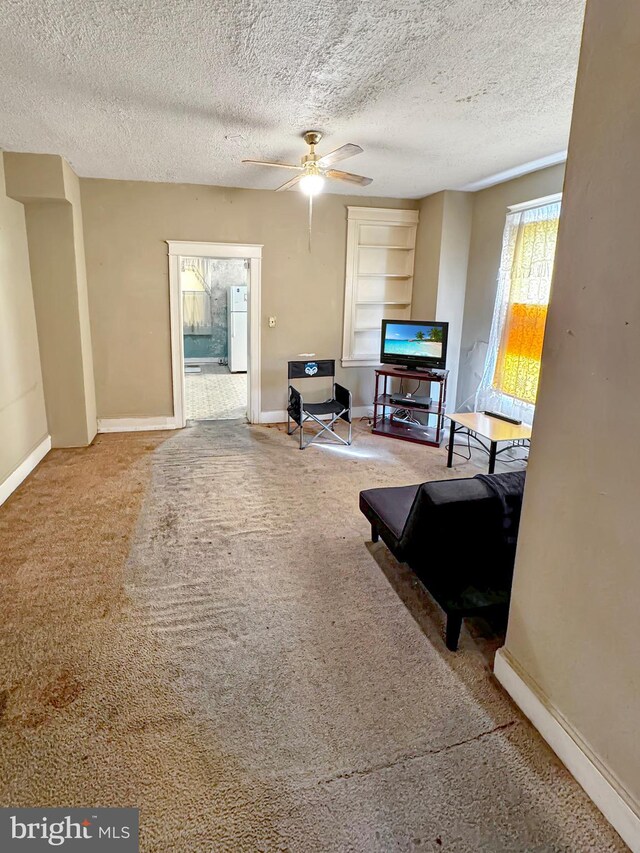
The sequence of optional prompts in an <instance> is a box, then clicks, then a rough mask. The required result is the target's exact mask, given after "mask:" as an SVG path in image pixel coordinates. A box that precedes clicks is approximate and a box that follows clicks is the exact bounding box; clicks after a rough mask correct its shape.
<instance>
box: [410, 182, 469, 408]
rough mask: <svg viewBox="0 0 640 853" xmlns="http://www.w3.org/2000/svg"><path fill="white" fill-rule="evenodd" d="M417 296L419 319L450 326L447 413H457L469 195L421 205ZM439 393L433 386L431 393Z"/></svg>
mask: <svg viewBox="0 0 640 853" xmlns="http://www.w3.org/2000/svg"><path fill="white" fill-rule="evenodd" d="M419 210H420V223H419V225H418V234H417V239H416V266H415V278H414V297H413V305H412V309H411V315H412V317H413V318H414V319H416V320H443V321H446V322H448V323H449V347H448V354H447V368H448V369H449V381H448V387H447V398H448V401H449V406H448V409H449V410H450V411H453V409H454V407H455V401H456V387H457V383H458V360H459V355H460V343H461V340H462V328H463V321H464V304H465V290H466V287H467V264H468V260H469V243H470V240H471V225H472V216H473V195H472V194H471V193H463V192H455V191H451V190H445V191H444V192H440V193H435V194H434V195H431V196H427V197H426V198H423V199H421V201H420V207H419ZM437 390H438V389H435V388H432V393H437Z"/></svg>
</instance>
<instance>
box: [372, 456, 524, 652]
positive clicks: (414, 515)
mask: <svg viewBox="0 0 640 853" xmlns="http://www.w3.org/2000/svg"><path fill="white" fill-rule="evenodd" d="M524 481H525V472H524V471H510V472H508V473H506V474H480V475H478V476H477V477H473V478H470V479H464V480H441V481H437V482H433V483H421V484H420V485H417V486H401V487H399V488H384V489H367V490H366V491H363V492H360V509H361V511H362V512H363V513H364V515H365V516H366V517H367V518H368V520H369V521H370V523H371V538H372V540H373V541H374V542H377V541H378V538H379V537H382V539H383V541H384V542H385V544H386V545H387V547H388V548H389V550H390V551H391V552H392V553H393V554H394V556H395V557H396V558H397V559H398V560H400V561H401V562H405V563H408V564H409V566H410V567H411V569H413V571H414V572H415V573H416V575H417V576H418V577H419V578H420V580H421V581H422V583H423V584H424V586H425V587H426V588H427V589H428V590H429V592H430V593H431V595H432V596H433V597H434V598H435V600H436V601H437V602H438V604H439V605H440V606H441V607H442V609H443V610H444V611H445V613H446V614H447V627H446V644H447V648H449V649H451V650H452V651H456V649H457V648H458V639H459V636H460V628H461V625H462V618H463V617H464V616H472V615H477V614H480V613H487V612H488V611H489V610H492V609H493V610H499V609H502V610H503V611H505V612H506V610H507V609H508V606H509V596H510V593H511V578H512V574H513V563H514V559H515V548H516V540H517V535H518V524H519V521H520V508H521V505H522V493H523V490H524Z"/></svg>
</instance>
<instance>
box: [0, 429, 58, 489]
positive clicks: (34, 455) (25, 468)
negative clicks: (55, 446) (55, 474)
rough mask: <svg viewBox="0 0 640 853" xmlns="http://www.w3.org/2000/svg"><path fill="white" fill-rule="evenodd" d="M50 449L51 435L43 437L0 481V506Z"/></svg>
mask: <svg viewBox="0 0 640 853" xmlns="http://www.w3.org/2000/svg"><path fill="white" fill-rule="evenodd" d="M50 450H51V436H50V435H48V436H47V437H46V438H43V439H42V441H41V442H40V444H39V445H38V446H37V447H36V448H34V449H33V450H32V451H31V453H30V454H29V455H28V456H27V458H26V459H24V460H23V461H22V462H21V463H20V464H19V465H18V467H17V468H16V469H15V471H13V472H12V473H11V474H9V476H8V477H7V479H6V480H4V481H3V482H2V483H0V506H1V505H2V504H3V503H4V502H5V501H6V499H7V498H8V497H9V495H10V494H12V493H13V492H15V490H16V489H17V488H18V486H19V485H20V483H22V481H23V480H26V478H27V477H28V476H29V474H30V473H31V472H32V471H33V469H34V468H35V467H36V465H38V463H39V462H41V461H42V460H43V459H44V457H45V456H46V455H47V453H48V452H49V451H50Z"/></svg>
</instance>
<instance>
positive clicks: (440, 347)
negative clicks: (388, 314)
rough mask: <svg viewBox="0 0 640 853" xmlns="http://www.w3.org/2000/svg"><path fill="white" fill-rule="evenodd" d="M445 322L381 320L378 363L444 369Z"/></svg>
mask: <svg viewBox="0 0 640 853" xmlns="http://www.w3.org/2000/svg"><path fill="white" fill-rule="evenodd" d="M448 325H449V324H448V323H440V322H436V321H421V320H383V321H382V347H381V354H380V361H381V362H382V363H383V364H406V365H407V366H413V367H431V368H438V369H441V368H444V366H445V364H446V357H447V331H448Z"/></svg>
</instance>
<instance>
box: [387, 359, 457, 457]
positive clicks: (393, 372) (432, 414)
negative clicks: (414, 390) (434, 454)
mask: <svg viewBox="0 0 640 853" xmlns="http://www.w3.org/2000/svg"><path fill="white" fill-rule="evenodd" d="M375 373H376V387H375V395H374V398H373V427H372V430H371V431H372V432H373V433H374V434H375V435H386V436H389V437H390V438H399V439H401V440H403V441H413V442H415V443H416V444H427V445H429V446H430V447H440V445H441V444H442V438H443V435H444V410H445V406H446V398H447V378H448V376H449V371H448V370H438V371H428V370H407V369H404V368H402V367H392V366H389V367H378V368H376V371H375ZM394 379H400V380H403V379H409V380H411V381H414V382H415V381H417V382H427V383H432V382H435V383H437V384H438V400H437V402H436V401H435V400H434V402H433V403H432V404H431V406H430V407H429V408H428V409H425V408H424V407H423V406H412V405H411V404H410V403H409V402H407V403H406V404H405V403H404V402H403V403H401V404H399V403H392V402H391V394H392V390H391V389H390V388H389V382H390V381H391V383H392V382H393V380H394ZM401 411H407V412H410V413H411V416H413V415H414V413H415V414H421V415H423V416H424V417H425V420H426V423H424V424H420V423H412V422H411V421H409V420H407V419H404V420H403V419H400V418H398V417H395V413H396V412H401ZM432 419H433V420H432ZM433 421H435V422H433Z"/></svg>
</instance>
